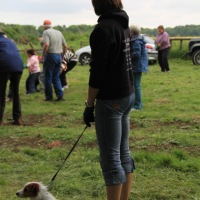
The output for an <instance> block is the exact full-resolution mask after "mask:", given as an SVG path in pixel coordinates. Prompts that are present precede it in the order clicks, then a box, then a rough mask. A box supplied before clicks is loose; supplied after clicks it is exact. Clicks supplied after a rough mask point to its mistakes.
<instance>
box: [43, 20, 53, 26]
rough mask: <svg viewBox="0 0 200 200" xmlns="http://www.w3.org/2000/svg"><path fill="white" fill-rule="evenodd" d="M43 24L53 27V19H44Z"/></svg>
mask: <svg viewBox="0 0 200 200" xmlns="http://www.w3.org/2000/svg"><path fill="white" fill-rule="evenodd" d="M43 26H44V27H51V21H50V20H49V19H46V20H44V22H43Z"/></svg>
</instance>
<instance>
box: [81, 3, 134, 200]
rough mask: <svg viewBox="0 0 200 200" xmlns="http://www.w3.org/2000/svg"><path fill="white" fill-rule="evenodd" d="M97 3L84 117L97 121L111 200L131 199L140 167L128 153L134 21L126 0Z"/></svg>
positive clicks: (103, 165)
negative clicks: (131, 19)
mask: <svg viewBox="0 0 200 200" xmlns="http://www.w3.org/2000/svg"><path fill="white" fill-rule="evenodd" d="M92 4H93V7H94V11H95V13H96V15H97V16H100V17H99V19H98V24H97V25H96V26H95V28H94V30H93V32H92V33H91V35H90V46H91V63H90V77H89V87H88V95H87V96H88V97H87V101H86V102H85V106H86V107H85V110H84V112H83V119H84V122H85V124H86V125H87V126H91V124H90V122H94V121H95V128H96V135H97V141H98V145H99V151H100V165H101V169H102V173H103V177H104V181H105V185H106V191H107V200H120V199H121V200H128V199H129V195H130V190H131V183H132V177H133V171H134V168H135V166H134V161H133V159H132V158H131V156H130V151H129V131H130V121H129V113H130V110H131V106H132V104H133V101H134V96H135V94H134V85H133V72H132V67H131V56H130V31H129V17H128V15H127V14H126V12H125V11H124V10H123V4H122V2H121V0H104V1H102V0H92ZM95 103H96V105H95ZM94 110H95V116H94Z"/></svg>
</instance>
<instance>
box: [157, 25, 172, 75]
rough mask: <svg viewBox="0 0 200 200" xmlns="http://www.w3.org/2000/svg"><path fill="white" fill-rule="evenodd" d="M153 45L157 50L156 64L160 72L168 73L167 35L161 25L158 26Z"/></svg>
mask: <svg viewBox="0 0 200 200" xmlns="http://www.w3.org/2000/svg"><path fill="white" fill-rule="evenodd" d="M155 44H156V46H157V49H158V63H159V65H160V68H161V71H162V72H170V68H169V63H168V56H169V50H170V40H169V35H168V33H167V32H166V31H165V29H164V27H163V26H162V25H160V26H158V34H157V36H156V40H155Z"/></svg>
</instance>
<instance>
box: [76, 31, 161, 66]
mask: <svg viewBox="0 0 200 200" xmlns="http://www.w3.org/2000/svg"><path fill="white" fill-rule="evenodd" d="M142 35H143V36H144V40H145V42H146V50H147V53H148V60H149V63H150V64H152V63H156V61H157V58H158V52H157V51H156V47H155V44H154V40H153V39H152V38H150V37H149V36H147V35H144V34H142ZM75 54H76V57H77V59H78V61H79V62H80V63H81V65H88V64H89V63H90V60H91V48H90V46H86V47H82V48H80V49H78V50H77V51H76V52H75Z"/></svg>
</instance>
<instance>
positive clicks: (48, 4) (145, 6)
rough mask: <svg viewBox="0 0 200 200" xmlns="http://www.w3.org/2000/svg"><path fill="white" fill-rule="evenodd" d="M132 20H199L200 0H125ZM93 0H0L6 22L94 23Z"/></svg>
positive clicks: (151, 24) (152, 23)
mask: <svg viewBox="0 0 200 200" xmlns="http://www.w3.org/2000/svg"><path fill="white" fill-rule="evenodd" d="M122 2H123V5H124V10H126V12H127V13H128V15H129V18H130V24H133V23H134V24H138V25H140V26H141V27H143V28H156V27H157V26H158V25H161V24H162V25H164V26H165V27H175V26H178V25H190V24H195V25H199V24H200V11H199V8H200V0H137V1H135V0H122ZM97 18H98V17H97V16H96V15H95V14H94V11H93V7H92V4H91V1H90V0H0V22H3V23H5V24H20V25H34V26H36V27H38V26H40V25H42V22H43V21H44V20H45V19H50V20H51V21H52V25H53V26H55V25H61V26H63V25H65V26H67V27H68V26H70V25H77V24H89V25H94V24H96V21H97Z"/></svg>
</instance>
